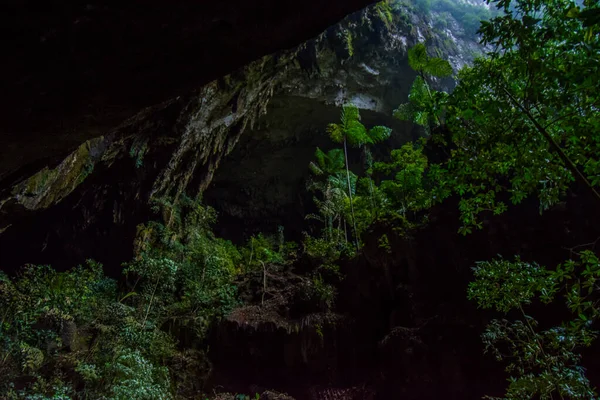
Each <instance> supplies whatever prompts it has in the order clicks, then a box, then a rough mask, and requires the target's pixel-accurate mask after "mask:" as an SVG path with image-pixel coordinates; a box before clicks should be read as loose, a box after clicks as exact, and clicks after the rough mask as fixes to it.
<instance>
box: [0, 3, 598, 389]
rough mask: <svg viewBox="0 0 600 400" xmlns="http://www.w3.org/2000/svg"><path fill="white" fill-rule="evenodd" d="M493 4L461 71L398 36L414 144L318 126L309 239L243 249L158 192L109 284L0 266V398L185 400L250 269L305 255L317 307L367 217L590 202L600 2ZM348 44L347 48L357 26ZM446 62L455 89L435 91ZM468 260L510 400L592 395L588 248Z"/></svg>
mask: <svg viewBox="0 0 600 400" xmlns="http://www.w3.org/2000/svg"><path fill="white" fill-rule="evenodd" d="M417 4H418V5H419V6H420V7H423V8H424V9H433V10H437V11H444V12H448V13H450V14H452V15H453V16H455V18H458V16H460V18H462V19H467V20H468V19H470V18H472V15H475V16H476V17H477V20H479V18H480V17H481V18H482V17H483V16H482V15H479V14H477V13H475V12H472V10H473V8H472V7H473V6H470V5H468V4H466V3H450V2H446V1H438V2H434V3H426V2H419V3H417ZM491 4H492V5H495V6H496V8H498V10H499V12H500V15H498V16H496V17H494V18H492V19H491V20H489V21H487V22H483V23H482V24H481V27H480V34H481V37H482V41H483V43H484V44H486V45H489V46H490V48H491V49H493V50H491V51H490V52H489V53H488V54H487V56H486V57H483V58H480V59H478V60H477V61H476V62H475V63H474V65H473V66H472V67H470V68H466V69H464V70H462V71H460V72H458V71H452V68H451V67H450V64H449V63H448V62H447V61H444V60H442V59H440V58H439V57H435V56H433V55H432V54H431V52H428V49H427V48H426V47H425V45H423V44H417V45H416V46H414V47H413V48H411V49H410V51H409V54H408V62H409V64H410V66H411V67H412V68H413V69H414V70H415V71H416V73H417V77H416V79H415V81H414V83H413V86H412V88H411V91H410V95H409V97H408V102H407V103H406V104H402V105H399V107H398V109H397V110H396V112H395V113H394V115H395V116H396V117H397V118H399V119H402V120H405V121H410V122H413V123H415V124H416V125H419V126H420V127H422V128H423V129H422V131H423V138H422V140H420V141H417V142H415V143H407V144H404V145H403V146H401V147H400V148H397V149H393V150H391V151H390V152H389V153H388V154H387V155H385V156H384V157H381V158H379V159H375V157H374V155H373V154H374V152H373V151H372V150H373V148H374V147H375V146H377V145H378V144H380V143H382V142H385V141H386V140H387V139H388V138H389V137H390V135H391V129H390V128H387V127H385V126H373V127H366V126H365V125H364V124H363V123H362V120H361V116H360V112H359V109H358V107H356V106H355V105H352V104H347V105H345V106H344V107H343V108H342V110H341V117H340V121H338V122H334V123H332V124H330V125H329V127H328V128H327V134H328V135H329V137H330V139H331V142H332V143H331V146H330V148H329V149H327V150H326V151H325V150H322V149H319V148H317V149H316V151H315V155H314V160H313V162H311V163H310V165H309V166H308V168H309V170H310V174H311V177H310V179H309V181H308V182H307V190H309V191H310V192H311V193H312V194H313V195H314V203H315V206H316V210H317V211H316V212H315V213H314V214H310V215H307V216H306V219H307V221H309V223H310V224H314V226H316V228H317V231H318V232H319V234H318V235H317V236H310V235H308V234H306V236H305V239H304V241H303V243H301V244H300V245H297V244H291V243H287V242H285V238H284V235H283V228H281V229H280V230H279V232H278V233H277V234H276V235H274V236H271V237H270V236H266V235H257V236H254V237H252V238H250V239H249V241H248V244H247V245H246V246H242V247H237V246H234V245H233V244H232V243H231V242H228V241H226V240H223V239H221V238H218V237H216V236H215V235H214V234H213V233H212V230H211V226H212V225H213V224H214V223H215V222H216V213H215V212H214V210H212V209H210V208H209V207H205V206H203V205H202V204H201V202H200V201H199V200H198V199H196V200H193V199H190V198H187V197H185V196H183V197H181V198H178V199H176V200H174V199H159V200H156V201H155V202H154V204H153V211H154V212H155V214H156V218H155V220H154V221H150V222H148V223H146V224H142V225H140V226H139V227H138V235H137V238H136V241H135V257H134V259H133V260H130V261H129V262H127V263H126V264H125V265H124V269H123V279H121V280H118V281H117V280H114V279H110V278H107V277H106V276H105V275H104V274H103V271H102V266H101V265H99V264H98V263H96V262H94V261H91V260H90V261H88V262H87V263H86V264H85V265H82V266H78V267H76V268H74V269H72V270H70V271H67V272H57V271H55V270H53V269H52V268H51V267H49V266H26V267H25V268H24V269H23V270H22V271H21V272H20V273H19V274H18V275H17V276H13V277H9V276H6V275H5V274H0V313H2V319H1V321H0V323H1V325H0V342H1V346H2V347H1V349H0V374H1V375H2V376H3V377H5V378H7V379H5V382H6V383H3V386H1V387H0V390H1V392H0V393H2V396H3V397H6V398H9V399H16V398H29V399H49V398H53V399H68V398H73V397H76V398H94V399H96V398H115V399H170V398H194V396H198V395H199V394H202V392H203V387H202V386H201V383H202V379H200V378H199V377H202V376H205V375H206V374H208V372H209V371H210V368H211V366H210V362H209V361H208V359H209V358H208V354H207V349H206V348H205V347H204V341H203V340H204V338H205V337H206V335H207V332H208V331H209V329H210V327H211V326H212V324H214V323H217V322H218V321H219V320H220V319H222V318H224V317H226V316H227V315H229V314H230V313H231V312H232V310H235V309H236V308H239V307H240V306H241V305H242V299H241V297H240V296H239V295H238V292H239V290H240V286H241V285H243V282H247V281H251V280H252V279H250V278H249V279H247V280H244V279H243V277H244V276H250V277H251V278H252V277H254V276H259V277H260V281H261V282H262V283H261V285H259V286H258V288H254V290H255V292H256V293H258V298H259V299H260V300H259V301H257V302H256V303H257V306H260V307H264V306H265V304H266V302H268V300H269V296H271V295H270V294H269V293H270V289H269V287H268V277H269V276H272V275H273V274H275V273H277V272H281V271H283V270H284V269H285V268H287V267H289V266H290V265H292V264H293V262H294V261H295V260H296V259H297V258H298V257H304V258H305V260H306V259H308V260H309V262H308V264H310V265H311V267H310V268H307V269H308V271H306V272H305V274H306V275H308V279H307V280H306V282H308V283H307V284H306V285H305V286H303V288H304V289H305V294H306V295H307V296H306V297H307V298H309V300H310V301H312V302H313V303H314V309H315V310H318V312H322V313H329V312H331V311H332V310H334V309H335V296H336V287H335V285H336V284H337V283H338V282H339V280H340V279H342V278H343V271H342V269H341V267H340V265H341V264H342V262H343V261H344V260H347V259H351V258H353V257H357V256H359V255H360V254H361V251H362V250H363V246H364V239H365V238H367V237H369V236H370V235H371V234H372V233H373V232H375V228H378V229H379V231H378V232H381V231H385V232H387V233H386V234H383V235H381V236H380V237H378V238H376V240H377V243H379V248H380V249H381V251H382V252H386V251H387V250H389V247H390V243H389V238H388V234H390V235H391V234H395V235H398V236H400V237H404V238H406V237H409V236H410V235H411V233H412V232H414V230H415V229H417V228H418V227H421V226H423V225H425V224H427V223H428V216H429V211H430V210H431V209H432V207H434V206H436V205H438V204H440V203H442V202H445V201H448V199H449V198H451V197H454V198H455V199H458V204H459V206H458V207H459V211H460V220H461V224H462V226H461V227H460V229H459V231H458V232H457V233H458V234H463V235H469V234H471V233H473V232H474V231H475V230H477V229H482V228H483V221H484V220H486V219H488V218H490V216H494V215H500V214H502V213H504V212H506V211H507V210H508V209H509V207H513V206H516V205H518V204H519V203H521V202H523V201H524V200H525V199H526V198H536V199H537V200H538V202H539V210H540V212H544V211H546V210H548V209H549V208H551V207H553V206H554V205H556V204H557V203H558V202H560V201H561V200H562V199H563V198H564V196H565V194H566V193H568V192H569V191H575V192H577V193H579V194H580V195H581V196H586V197H587V198H589V199H593V201H595V203H592V202H590V203H589V204H595V205H594V206H592V205H589V207H599V206H600V203H599V202H600V194H599V193H598V191H599V190H600V189H598V187H599V186H600V158H599V157H600V112H599V111H600V39H599V32H600V29H599V27H598V23H599V22H600V21H599V16H600V11H598V10H600V7H599V6H598V2H597V1H594V0H586V1H585V4H584V5H583V7H580V6H577V5H576V4H575V3H573V2H571V1H567V0H536V1H528V0H518V1H510V0H492V1H491ZM392 7H393V5H392V4H391V3H388V2H385V3H380V4H378V5H377V7H376V12H377V13H378V14H379V16H380V18H381V19H382V20H383V21H384V22H385V23H391V22H392V18H391V16H390V15H391V13H392V11H393V10H392ZM465 15H467V16H465ZM486 15H487V14H486ZM490 16H491V15H487V17H490ZM474 23H475V22H473V24H474ZM469 29H471V28H469ZM348 34H349V35H351V33H350V32H348ZM347 43H348V52H349V53H350V54H352V52H353V50H352V38H351V37H350V38H349V39H348V40H347ZM454 72H458V82H459V84H458V86H457V87H456V89H455V90H454V91H453V93H451V94H448V93H444V92H439V91H436V90H435V89H434V88H435V85H436V82H437V79H438V78H441V77H447V76H449V75H452V74H453V73H454ZM432 147H435V148H436V149H437V150H438V154H442V155H443V156H442V157H437V158H436V160H435V162H434V161H432V160H430V159H428V157H427V155H426V151H425V149H426V148H432ZM134 150H135V149H133V148H132V152H131V156H132V157H133V158H136V159H141V158H142V156H143V153H144V151H145V150H143V149H142V150H140V151H138V150H135V151H134ZM353 157H354V158H353ZM137 164H140V163H137ZM351 166H354V168H352V167H351ZM472 267H473V278H474V279H473V281H472V283H471V284H470V286H469V288H468V293H467V296H468V297H469V298H470V299H471V300H473V301H474V302H476V303H477V304H478V305H479V306H480V307H481V308H484V309H493V310H494V311H495V312H496V313H497V315H501V317H500V318H497V319H494V320H492V321H491V322H490V323H489V325H488V327H487V329H486V331H485V332H484V333H483V334H482V338H483V342H484V344H485V348H486V351H488V352H490V353H491V354H492V355H493V356H494V357H495V358H496V359H498V360H499V361H502V362H506V365H507V371H508V372H509V373H510V380H509V383H508V388H507V390H506V394H505V397H504V398H506V399H528V398H541V399H553V398H577V399H592V398H595V396H596V393H595V389H594V387H593V385H592V384H591V383H590V381H589V380H588V378H587V377H586V371H585V369H584V368H583V366H582V363H581V358H582V357H581V352H582V351H583V350H584V349H585V348H587V347H589V346H591V344H592V343H593V341H594V340H595V339H596V337H597V331H596V328H595V327H596V326H597V320H598V318H599V317H600V306H599V305H598V294H599V289H600V286H599V285H598V282H599V280H600V260H599V258H598V254H597V253H595V252H594V251H591V250H588V249H583V250H582V251H578V252H575V251H573V252H572V254H571V257H570V258H569V259H565V260H562V261H561V262H559V263H557V265H548V266H544V265H539V264H537V263H535V262H533V261H527V262H526V261H524V260H521V259H520V258H519V257H518V256H517V255H515V257H512V258H510V259H504V258H496V259H491V260H481V261H480V262H478V263H477V264H476V265H474V266H472ZM304 283H305V282H304V281H303V284H304ZM533 305H535V306H536V307H537V308H538V309H539V307H554V308H556V309H564V310H566V311H567V313H566V314H565V315H566V317H565V319H564V320H561V321H551V324H548V323H547V322H546V323H545V324H542V323H540V322H539V321H538V319H537V318H536V316H535V315H533V312H532V310H533V309H534V308H533ZM318 329H320V327H319V328H318ZM321 335H322V333H321Z"/></svg>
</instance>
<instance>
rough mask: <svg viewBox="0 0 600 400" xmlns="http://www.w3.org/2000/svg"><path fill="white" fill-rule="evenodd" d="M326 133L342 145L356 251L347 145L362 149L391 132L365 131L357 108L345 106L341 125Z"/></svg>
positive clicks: (380, 130) (383, 130) (329, 128)
mask: <svg viewBox="0 0 600 400" xmlns="http://www.w3.org/2000/svg"><path fill="white" fill-rule="evenodd" d="M327 132H328V133H329V136H330V137H331V139H332V140H333V141H334V142H336V143H341V144H343V148H344V159H345V162H346V178H347V184H348V195H349V197H350V210H351V216H352V226H353V230H354V242H355V244H356V250H357V251H358V250H360V245H359V238H358V232H357V229H356V218H355V216H354V203H353V201H352V185H351V182H350V167H349V166H348V144H350V145H351V146H353V147H362V146H364V145H366V144H374V143H378V142H381V141H383V140H385V139H387V138H388V137H389V136H390V134H391V130H390V129H389V128H386V127H383V126H375V127H373V128H371V129H370V130H367V128H365V126H364V125H363V124H362V123H361V122H360V112H359V111H358V107H357V106H355V105H354V104H346V105H344V106H343V107H342V115H341V123H340V124H329V126H328V128H327Z"/></svg>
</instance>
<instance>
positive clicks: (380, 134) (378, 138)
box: [368, 126, 392, 144]
mask: <svg viewBox="0 0 600 400" xmlns="http://www.w3.org/2000/svg"><path fill="white" fill-rule="evenodd" d="M391 134H392V129H391V128H388V127H387V126H374V127H373V128H371V129H370V130H369V133H368V135H369V138H370V143H373V144H374V143H379V142H383V141H384V140H386V139H389V137H390V135H391Z"/></svg>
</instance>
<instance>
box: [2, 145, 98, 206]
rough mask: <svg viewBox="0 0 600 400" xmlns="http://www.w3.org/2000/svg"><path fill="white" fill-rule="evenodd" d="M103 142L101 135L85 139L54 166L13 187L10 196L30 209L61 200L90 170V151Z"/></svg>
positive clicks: (92, 161)
mask: <svg viewBox="0 0 600 400" xmlns="http://www.w3.org/2000/svg"><path fill="white" fill-rule="evenodd" d="M102 141H103V138H102V137H100V138H96V139H92V140H88V141H87V142H85V143H84V144H82V145H81V146H79V147H78V148H77V150H75V151H74V152H73V153H71V154H70V155H69V156H68V157H67V158H65V159H64V160H63V162H62V163H60V164H59V165H58V166H57V167H56V168H53V169H50V168H48V167H45V168H44V169H42V170H41V171H39V172H38V173H36V174H35V175H33V176H32V177H30V178H29V179H27V180H25V181H23V182H21V183H20V184H17V185H16V186H14V187H13V190H12V194H13V196H14V197H15V198H16V199H17V201H18V202H19V203H21V204H22V205H24V206H25V207H26V208H29V209H40V208H47V207H49V206H51V205H52V204H55V203H57V202H58V201H60V200H62V199H63V198H65V197H66V196H68V195H69V194H70V193H71V192H72V191H73V190H74V189H75V188H76V187H77V186H79V185H80V184H81V183H82V182H83V181H85V179H86V178H87V177H88V176H89V175H90V174H91V173H92V172H93V170H94V164H95V161H96V160H95V157H92V156H91V154H90V151H91V150H92V149H94V148H96V147H97V146H98V145H99V144H100V143H101V142H102Z"/></svg>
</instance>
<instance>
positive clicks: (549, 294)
mask: <svg viewBox="0 0 600 400" xmlns="http://www.w3.org/2000/svg"><path fill="white" fill-rule="evenodd" d="M474 271H475V281H474V282H473V283H471V284H470V285H469V298H470V299H474V300H476V301H477V302H478V304H479V306H480V307H483V308H494V309H496V310H498V311H500V312H503V313H508V312H509V311H511V310H517V311H518V312H519V313H520V315H521V318H522V319H519V320H516V321H513V322H510V321H508V320H507V319H501V320H494V321H492V322H491V323H490V325H489V326H488V328H487V330H486V332H485V333H484V334H483V336H482V337H483V341H484V343H485V345H486V351H489V352H491V353H492V354H493V355H494V356H495V357H496V359H498V360H499V361H502V360H507V361H508V366H507V371H508V372H510V373H511V375H512V376H511V378H510V380H509V382H510V383H509V387H508V390H507V393H506V397H505V398H506V399H521V398H534V396H539V398H548V399H550V398H552V394H553V393H557V394H559V395H560V396H561V398H586V399H587V398H595V392H594V390H593V388H592V387H591V384H590V382H589V380H588V379H587V378H586V377H585V370H584V368H583V367H581V365H579V363H580V359H581V356H580V355H579V353H578V351H579V350H580V349H581V348H584V347H588V346H590V345H591V343H592V341H593V340H594V339H595V338H596V337H597V332H596V331H593V330H592V329H591V327H592V323H593V322H594V321H596V320H597V319H598V316H600V309H599V308H598V306H597V305H596V304H595V302H594V300H593V299H594V298H595V296H596V295H597V290H598V288H597V286H596V282H597V281H598V279H599V278H600V261H599V260H598V257H597V256H596V255H595V254H594V253H592V252H590V251H584V252H582V253H581V254H580V260H579V261H574V260H568V261H567V262H565V263H563V264H561V265H559V266H558V267H557V268H556V269H555V270H553V271H550V270H547V269H545V268H543V267H541V266H539V265H537V264H531V263H525V262H522V261H521V260H519V259H518V258H517V259H516V261H514V262H510V261H506V260H503V259H499V260H494V261H491V262H481V263H478V265H477V267H476V268H475V269H474ZM559 293H563V294H564V296H565V299H566V301H567V306H568V307H569V309H570V311H571V312H572V313H573V319H572V320H571V321H569V322H568V323H563V324H562V325H560V326H556V327H552V328H550V329H546V330H541V329H539V324H538V322H537V321H536V320H535V319H534V318H533V317H531V316H530V315H527V314H526V311H525V307H526V306H527V305H529V304H530V303H531V302H532V301H533V300H534V299H539V300H540V301H542V302H543V303H546V304H547V303H550V302H552V301H553V300H554V299H555V297H556V296H557V295H558V294H559ZM536 398H538V397H536Z"/></svg>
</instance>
